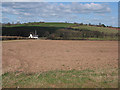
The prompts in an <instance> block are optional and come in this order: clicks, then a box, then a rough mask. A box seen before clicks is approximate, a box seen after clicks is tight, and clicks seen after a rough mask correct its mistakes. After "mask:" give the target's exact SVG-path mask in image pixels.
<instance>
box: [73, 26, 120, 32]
mask: <svg viewBox="0 0 120 90" xmlns="http://www.w3.org/2000/svg"><path fill="white" fill-rule="evenodd" d="M73 28H74V29H83V30H90V31H100V32H104V33H118V30H115V29H112V28H108V27H95V26H85V25H81V26H77V27H73Z"/></svg>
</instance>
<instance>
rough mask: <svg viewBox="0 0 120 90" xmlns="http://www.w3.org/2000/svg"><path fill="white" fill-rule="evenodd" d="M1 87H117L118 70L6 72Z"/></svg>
mask: <svg viewBox="0 0 120 90" xmlns="http://www.w3.org/2000/svg"><path fill="white" fill-rule="evenodd" d="M2 79H3V88H4V87H5V88H10V87H12V88H15V87H19V88H117V87H118V70H117V69H109V70H107V69H104V70H89V69H86V70H69V71H48V72H42V73H23V72H17V71H16V72H14V73H13V72H8V73H5V74H3V75H2Z"/></svg>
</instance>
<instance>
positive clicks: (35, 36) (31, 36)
mask: <svg viewBox="0 0 120 90" xmlns="http://www.w3.org/2000/svg"><path fill="white" fill-rule="evenodd" d="M28 38H31V39H38V35H37V34H36V31H35V34H31V33H30V36H29V37H28Z"/></svg>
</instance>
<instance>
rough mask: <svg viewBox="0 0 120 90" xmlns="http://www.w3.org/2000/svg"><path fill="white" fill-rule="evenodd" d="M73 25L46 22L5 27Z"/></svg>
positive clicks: (70, 24)
mask: <svg viewBox="0 0 120 90" xmlns="http://www.w3.org/2000/svg"><path fill="white" fill-rule="evenodd" d="M73 25H75V24H73V23H55V22H47V23H40V24H36V25H32V24H28V25H25V24H21V25H15V26H14V25H11V26H6V27H22V26H39V27H69V26H73Z"/></svg>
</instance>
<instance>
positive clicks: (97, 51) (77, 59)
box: [2, 40, 118, 73]
mask: <svg viewBox="0 0 120 90" xmlns="http://www.w3.org/2000/svg"><path fill="white" fill-rule="evenodd" d="M2 45H3V52H2V55H3V57H2V65H3V73H4V72H8V71H24V72H41V71H49V70H71V69H76V70H81V69H98V68H118V42H117V41H72V40H68V41H67V40H24V41H7V42H6V41H5V42H3V44H2Z"/></svg>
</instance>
